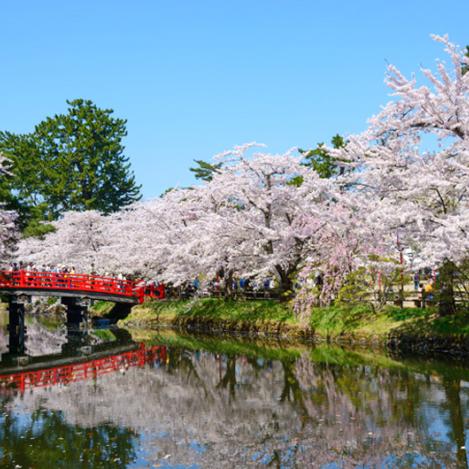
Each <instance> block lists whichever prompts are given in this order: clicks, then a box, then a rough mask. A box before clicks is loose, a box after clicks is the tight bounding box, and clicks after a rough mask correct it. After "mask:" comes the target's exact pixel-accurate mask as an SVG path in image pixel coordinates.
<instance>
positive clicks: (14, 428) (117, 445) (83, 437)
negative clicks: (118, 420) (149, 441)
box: [0, 409, 138, 468]
mask: <svg viewBox="0 0 469 469" xmlns="http://www.w3.org/2000/svg"><path fill="white" fill-rule="evenodd" d="M137 438H138V436H137V434H136V433H135V432H133V431H132V430H130V429H128V428H122V427H117V426H114V425H111V424H102V425H98V426H96V427H93V428H84V427H80V426H75V425H71V424H69V423H67V422H66V420H65V418H64V416H63V414H62V413H60V412H54V411H47V410H43V409H38V410H36V411H34V412H33V413H32V414H31V415H30V418H26V417H25V416H24V415H23V416H21V415H20V414H16V413H14V412H12V411H8V412H4V414H3V417H2V418H1V419H0V440H1V442H2V448H1V452H0V466H1V467H15V466H16V467H24V468H26V467H27V468H42V467H51V468H52V467H66V468H69V467H83V468H88V467H93V468H95V467H96V468H99V467H103V468H104V467H106V468H107V467H116V468H119V467H122V468H124V467H127V465H128V464H130V463H131V462H133V461H134V459H135V449H134V448H135V446H136V443H137Z"/></svg>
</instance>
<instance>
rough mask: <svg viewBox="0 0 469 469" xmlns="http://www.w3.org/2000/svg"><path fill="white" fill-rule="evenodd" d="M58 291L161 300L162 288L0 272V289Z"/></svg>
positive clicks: (51, 274)
mask: <svg viewBox="0 0 469 469" xmlns="http://www.w3.org/2000/svg"><path fill="white" fill-rule="evenodd" d="M2 288H3V289H15V288H17V289H27V290H59V291H80V292H92V293H104V294H111V295H119V296H125V297H131V298H135V299H137V300H138V301H139V302H140V303H143V300H144V298H145V297H150V298H158V299H163V298H164V297H165V288H164V285H158V286H155V285H146V284H145V282H144V281H142V280H138V281H134V280H125V279H117V278H113V277H103V276H100V275H89V274H70V273H65V272H32V271H27V270H14V271H6V270H4V271H0V289H2Z"/></svg>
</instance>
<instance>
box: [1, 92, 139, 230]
mask: <svg viewBox="0 0 469 469" xmlns="http://www.w3.org/2000/svg"><path fill="white" fill-rule="evenodd" d="M67 104H68V105H69V108H68V112H67V113H66V114H59V115H55V116H54V117H48V118H47V119H45V120H44V121H42V122H41V123H39V124H38V125H37V126H36V127H35V129H34V131H33V132H32V133H31V134H25V135H16V134H13V133H10V132H0V151H1V152H2V153H3V154H5V156H6V157H8V158H9V159H11V161H12V172H13V177H12V178H2V180H1V182H0V184H1V185H0V197H1V198H2V200H4V201H6V203H7V206H8V207H9V208H11V209H14V210H17V211H18V213H19V215H20V225H21V228H22V229H23V230H24V231H25V233H26V234H27V235H38V234H44V233H45V232H46V231H47V230H48V229H49V228H48V227H47V226H46V227H44V226H42V225H41V224H40V222H41V221H52V220H56V219H57V218H58V217H59V216H60V215H61V214H62V213H63V212H64V211H67V210H78V211H82V210H91V209H94V210H99V211H100V212H103V213H110V212H113V211H116V210H118V209H119V208H120V207H122V206H125V205H129V204H130V203H132V202H135V201H137V200H139V199H140V186H138V185H137V184H136V182H135V177H134V175H133V173H132V171H131V170H130V163H129V162H128V157H126V156H125V155H124V146H123V144H122V139H123V138H124V137H125V136H126V135H127V130H126V121H125V120H124V119H117V118H114V117H113V116H112V114H113V111H112V110H110V109H100V108H98V107H97V106H96V105H95V104H94V103H93V102H92V101H89V100H83V99H76V100H73V101H67Z"/></svg>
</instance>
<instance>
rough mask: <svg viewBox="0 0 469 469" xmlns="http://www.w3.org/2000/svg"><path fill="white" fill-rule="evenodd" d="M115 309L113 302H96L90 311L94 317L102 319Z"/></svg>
mask: <svg viewBox="0 0 469 469" xmlns="http://www.w3.org/2000/svg"><path fill="white" fill-rule="evenodd" d="M113 307H114V303H113V302H112V301H95V302H94V303H93V306H91V308H90V310H91V313H92V314H93V316H96V317H102V316H105V315H106V314H108V313H109V312H110V311H111V309H112V308H113Z"/></svg>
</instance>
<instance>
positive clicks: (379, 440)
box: [0, 319, 469, 469]
mask: <svg viewBox="0 0 469 469" xmlns="http://www.w3.org/2000/svg"><path fill="white" fill-rule="evenodd" d="M27 327H28V331H27V334H28V338H27V342H26V355H27V357H28V358H22V359H21V360H20V366H18V357H16V356H11V355H10V354H9V353H8V337H7V332H6V330H5V329H3V332H2V335H1V336H0V351H1V352H2V361H1V363H0V467H2V468H10V467H11V468H16V469H20V468H62V467H63V468H100V467H102V468H114V467H115V468H121V467H122V468H123V467H130V468H147V467H159V468H199V467H200V468H225V467H226V468H234V467H236V468H238V467H240V468H242V467H274V468H293V467H299V468H309V467H312V468H325V469H335V468H411V467H416V468H419V467H425V468H427V467H435V468H444V467H446V468H466V467H468V462H467V461H468V450H467V448H469V365H468V364H467V363H466V364H464V363H461V362H451V361H442V360H436V359H422V358H412V357H408V358H402V357H401V358H396V357H391V356H388V355H386V354H384V353H377V352H372V351H367V350H347V349H343V348H338V347H331V346H326V345H320V346H313V345H308V344H296V345H286V344H282V343H278V342H272V341H270V342H260V341H249V340H243V339H239V340H233V339H223V338H216V339H215V338H210V337H200V336H191V335H180V334H176V333H175V332H173V331H159V332H158V331H142V330H130V331H123V330H119V329H106V328H100V329H93V330H88V331H77V330H68V331H67V329H66V328H64V327H63V326H61V325H60V324H56V323H54V322H47V321H46V322H44V321H42V322H41V323H40V322H38V321H37V320H33V319H30V320H29V321H28V326H27Z"/></svg>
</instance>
